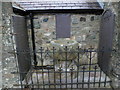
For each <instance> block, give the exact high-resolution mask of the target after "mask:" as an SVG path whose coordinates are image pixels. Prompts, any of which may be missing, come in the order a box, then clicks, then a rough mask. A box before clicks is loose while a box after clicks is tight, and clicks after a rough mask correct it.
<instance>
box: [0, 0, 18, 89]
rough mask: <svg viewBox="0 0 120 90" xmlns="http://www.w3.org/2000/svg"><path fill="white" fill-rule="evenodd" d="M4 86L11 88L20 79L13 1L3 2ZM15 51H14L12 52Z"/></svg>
mask: <svg viewBox="0 0 120 90" xmlns="http://www.w3.org/2000/svg"><path fill="white" fill-rule="evenodd" d="M1 7H2V29H1V31H2V40H1V41H2V83H1V84H2V88H11V87H12V86H13V84H14V83H17V82H18V81H17V80H18V74H17V75H14V74H12V72H14V71H15V72H16V71H17V68H16V58H15V55H14V54H13V53H14V52H13V51H14V45H15V44H14V40H13V35H12V17H11V16H12V15H13V11H12V6H11V3H8V2H5V3H2V6H1ZM10 52H13V53H10Z"/></svg>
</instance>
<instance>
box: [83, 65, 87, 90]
mask: <svg viewBox="0 0 120 90" xmlns="http://www.w3.org/2000/svg"><path fill="white" fill-rule="evenodd" d="M82 69H83V77H82V88H84V76H85V69H86V68H85V66H83V68H82Z"/></svg>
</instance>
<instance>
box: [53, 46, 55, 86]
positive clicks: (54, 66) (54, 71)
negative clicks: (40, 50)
mask: <svg viewBox="0 0 120 90" xmlns="http://www.w3.org/2000/svg"><path fill="white" fill-rule="evenodd" d="M54 54H55V47H53V58H54ZM55 62H56V61H55V59H53V64H54V88H56V71H55Z"/></svg>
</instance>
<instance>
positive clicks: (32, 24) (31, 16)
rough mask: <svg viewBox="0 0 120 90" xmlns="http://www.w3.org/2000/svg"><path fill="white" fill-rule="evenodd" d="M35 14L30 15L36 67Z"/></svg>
mask: <svg viewBox="0 0 120 90" xmlns="http://www.w3.org/2000/svg"><path fill="white" fill-rule="evenodd" d="M33 17H34V16H33V13H30V22H31V35H32V45H33V56H34V65H35V66H36V65H37V57H36V45H35V35H34V23H33Z"/></svg>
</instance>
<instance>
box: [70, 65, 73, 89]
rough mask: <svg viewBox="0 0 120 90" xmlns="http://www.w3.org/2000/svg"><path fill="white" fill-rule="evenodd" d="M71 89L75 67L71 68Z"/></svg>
mask: <svg viewBox="0 0 120 90" xmlns="http://www.w3.org/2000/svg"><path fill="white" fill-rule="evenodd" d="M70 71H71V89H72V88H73V67H72V68H71V70H70Z"/></svg>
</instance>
